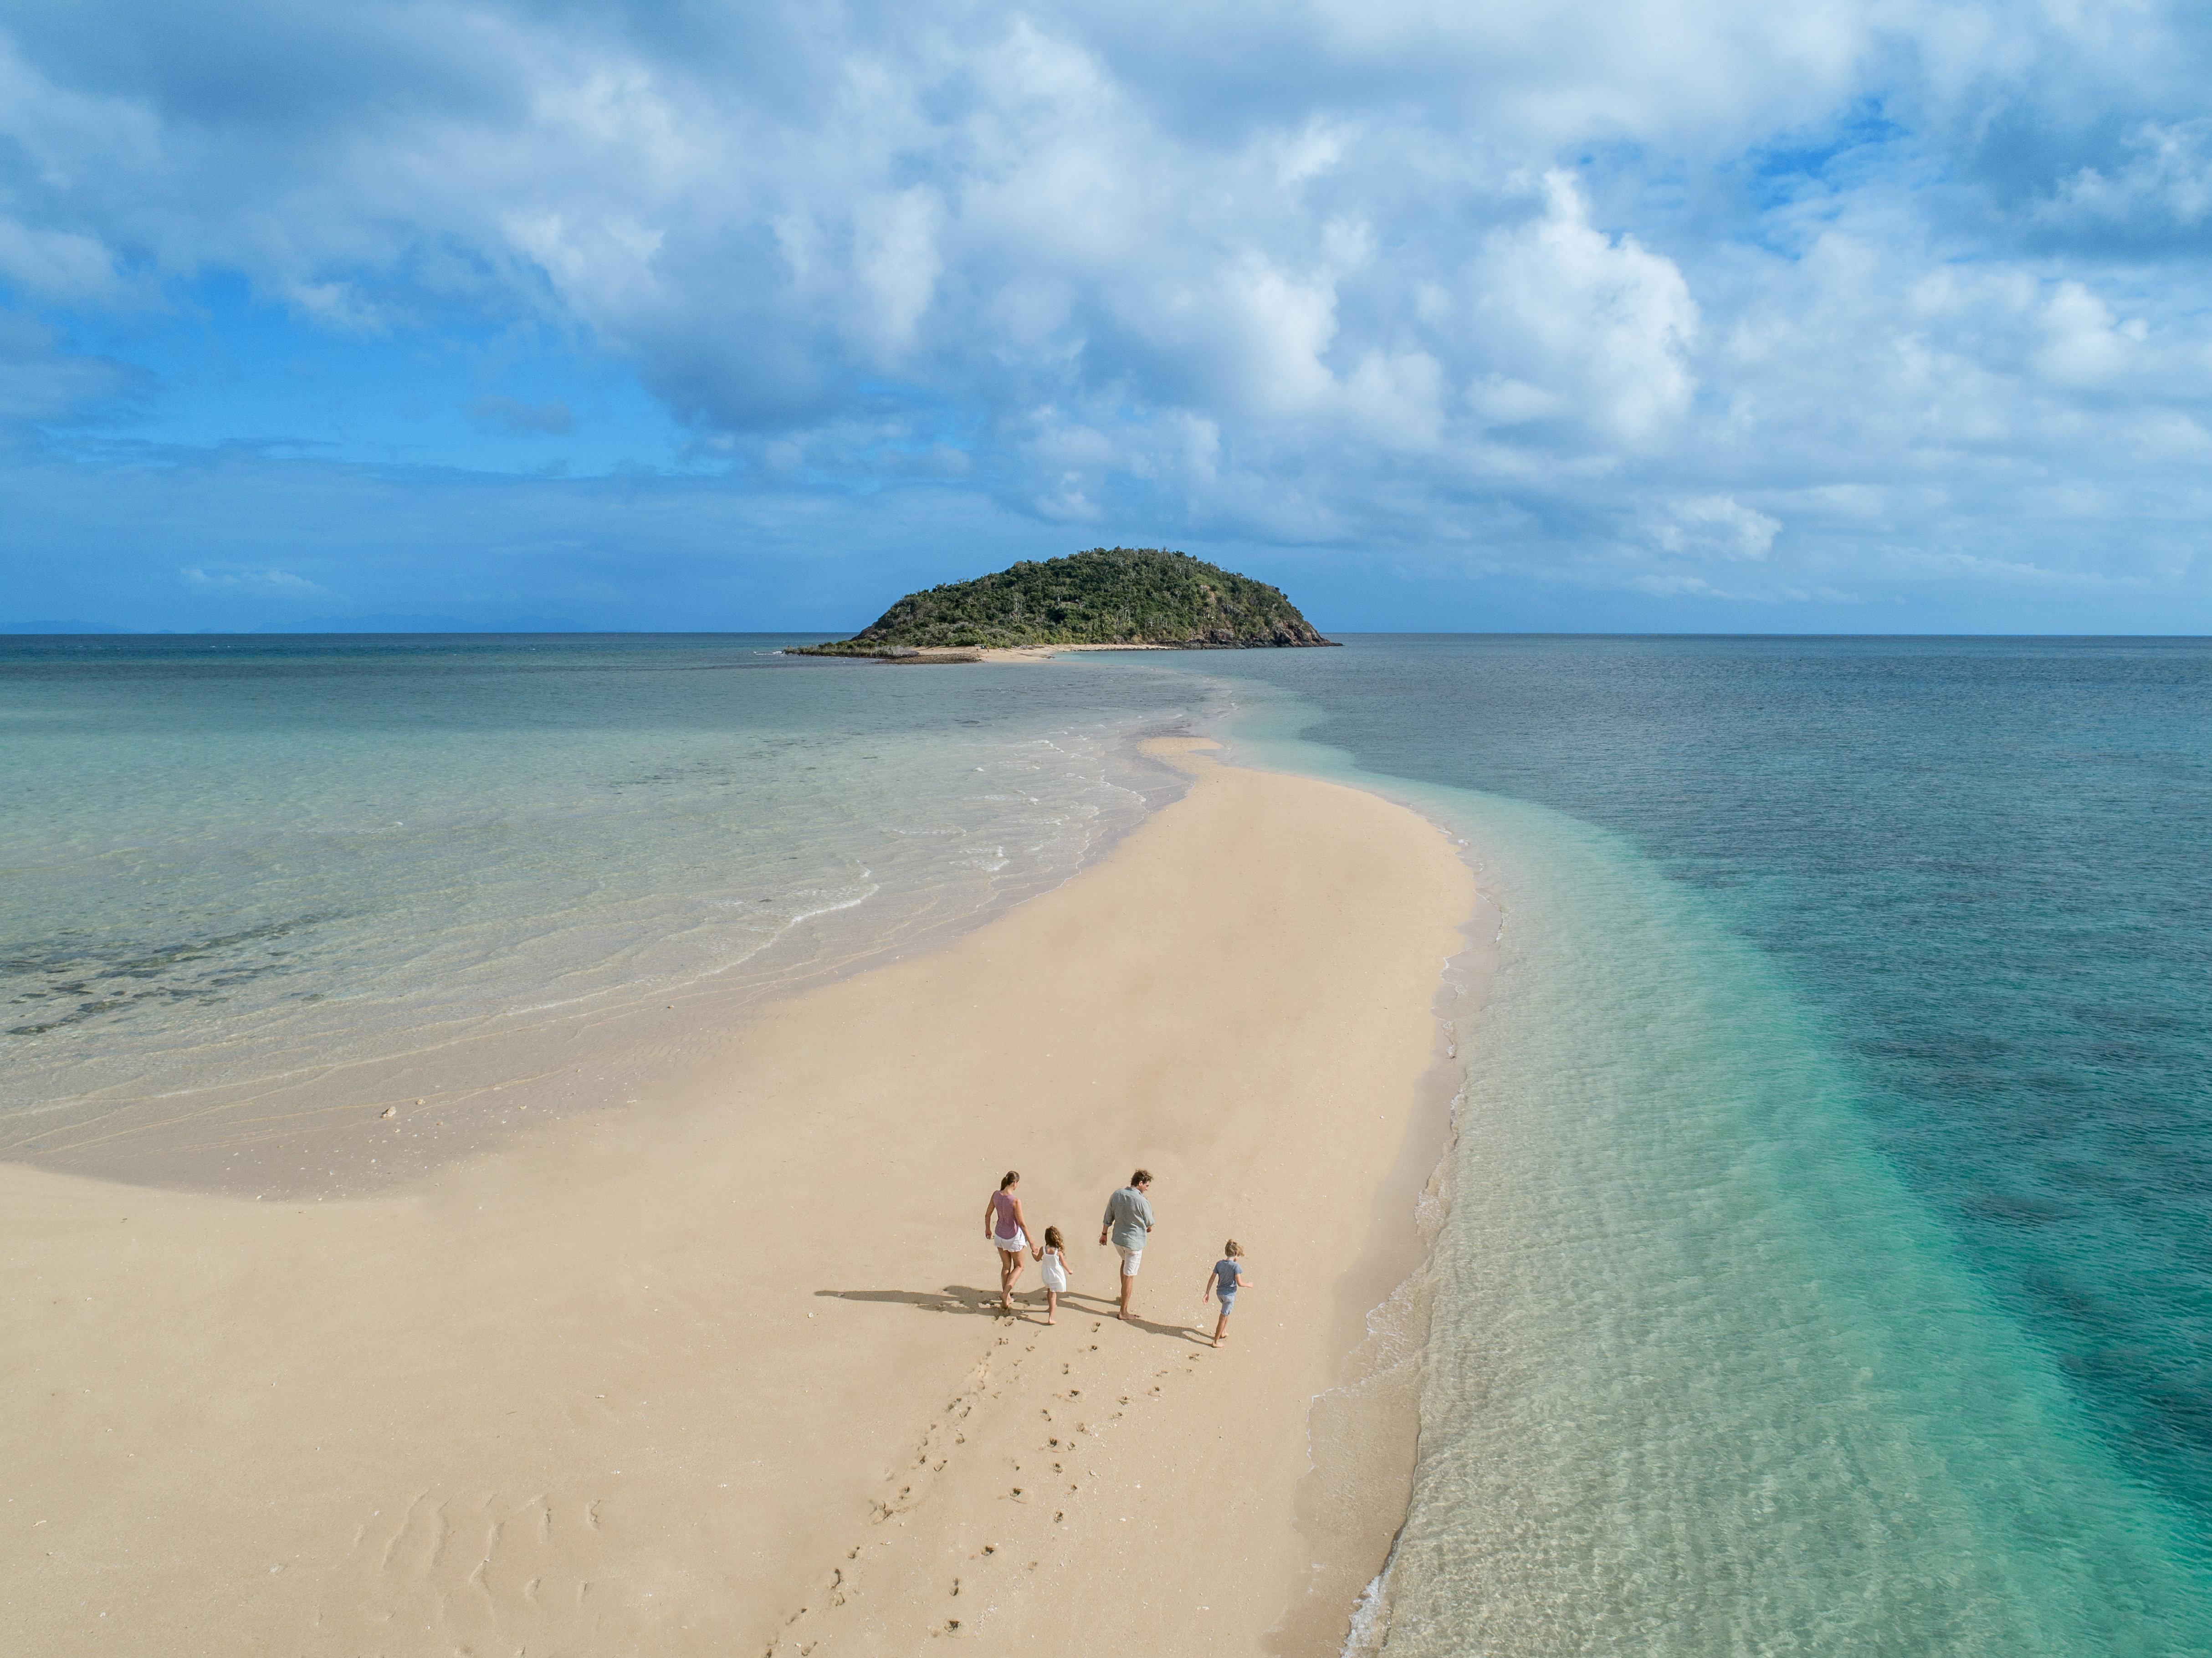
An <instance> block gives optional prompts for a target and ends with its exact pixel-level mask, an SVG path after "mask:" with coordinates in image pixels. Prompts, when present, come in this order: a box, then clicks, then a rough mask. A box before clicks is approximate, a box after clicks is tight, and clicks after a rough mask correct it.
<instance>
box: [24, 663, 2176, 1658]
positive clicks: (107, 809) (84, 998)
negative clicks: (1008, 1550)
mask: <svg viewBox="0 0 2212 1658" xmlns="http://www.w3.org/2000/svg"><path fill="white" fill-rule="evenodd" d="M779 643H781V641H780V640H777V639H774V638H730V637H714V638H700V639H689V640H686V639H659V638H656V639H587V638H576V637H555V638H546V639H538V640H520V639H496V640H483V639H449V640H419V639H418V640H405V639H401V640H392V639H382V640H368V639H362V640H343V641H340V640H271V639H251V640H240V639H229V640H185V639H154V640H145V639H139V640H74V641H70V640H40V641H27V640H13V641H0V762H4V771H5V775H6V777H7V779H8V785H9V786H8V787H7V789H6V790H5V791H4V793H0V999H4V1000H5V1002H6V1010H5V1011H6V1012H7V1015H8V1018H7V1021H6V1024H5V1026H4V1027H0V1029H4V1033H5V1034H4V1035H0V1153H4V1154H5V1155H8V1156H11V1157H19V1158H27V1159H30V1160H33V1161H39V1162H44V1163H52V1164H56V1165H58V1166H63V1167H87V1168H94V1169H100V1170H102V1171H105V1172H117V1171H120V1172H125V1173H130V1172H131V1171H132V1170H134V1169H137V1170H141V1171H144V1170H154V1169H172V1170H173V1169H178V1168H185V1169H188V1171H189V1172H190V1175H191V1179H192V1180H193V1181H196V1182H201V1183H210V1184H216V1185H222V1186H227V1187H240V1189H242V1188H243V1187H246V1186H254V1187H256V1188H257V1189H258V1187H259V1186H260V1184H261V1183H263V1182H276V1183H278V1184H283V1183H285V1182H289V1183H290V1186H291V1187H292V1188H293V1189H306V1188H307V1187H313V1188H314V1189H317V1190H324V1189H328V1190H339V1189H352V1187H353V1186H355V1185H357V1184H358V1183H360V1182H361V1181H363V1180H364V1179H368V1178H369V1176H368V1175H365V1174H364V1173H363V1171H362V1170H359V1169H351V1168H341V1167H338V1166H337V1165H327V1166H326V1165H325V1164H324V1163H320V1162H319V1161H316V1160H314V1159H312V1158H309V1157H307V1155H306V1154H305V1153H301V1154H300V1155H298V1156H297V1157H295V1155H294V1151H293V1148H294V1144H295V1142H294V1141H293V1140H292V1139H287V1138H286V1136H287V1135H288V1134H289V1133H292V1130H290V1129H289V1128H287V1127H284V1125H285V1124H288V1123H290V1122H292V1121H294V1119H295V1116H296V1114H298V1110H299V1108H300V1102H301V1101H303V1100H309V1099H312V1100H313V1101H314V1102H317V1103H318V1108H321V1107H322V1106H324V1105H327V1106H328V1108H330V1109H331V1110H334V1111H337V1110H358V1109H360V1108H362V1105H364V1104H367V1103H373V1102H374V1101H375V1100H376V1099H378V1098H380V1097H383V1096H384V1093H386V1092H389V1091H390V1090H392V1088H394V1087H406V1088H415V1087H417V1084H416V1081H415V1080H414V1079H416V1078H420V1077H422V1076H426V1075H448V1074H451V1073H452V1072H453V1070H454V1067H455V1064H456V1060H455V1056H456V1055H458V1054H462V1053H464V1052H477V1051H479V1050H481V1052H482V1053H483V1054H509V1053H512V1052H513V1051H515V1048H514V1044H516V1043H522V1044H525V1045H527V1046H531V1047H533V1048H534V1047H536V1046H540V1045H543V1044H544V1042H546V1041H547V1040H548V1037H549V1033H573V1032H574V1030H576V1029H596V1028H602V1027H604V1028H605V1029H615V1028H617V1026H618V1025H619V1024H620V1017H619V1016H620V1014H621V1013H622V1011H623V1010H625V1009H635V1008H636V1007H638V1006H640V1005H659V1004H660V1003H661V1001H662V1000H663V999H668V1000H671V1001H678V1003H679V1005H687V1006H688V1005H698V1004H697V1003H696V1000H693V999H698V998H706V997H714V998H719V999H722V1000H723V1001H724V1002H734V1003H738V1004H742V1002H743V1001H744V999H745V998H747V997H751V996H757V995H764V994H767V993H770V992H772V991H774V990H775V989H777V988H779V987H784V986H787V985H789V984H793V983H797V982H803V981H806V980H807V979H808V978H809V976H810V975H816V976H818V975H822V974H823V973H828V972H835V971H842V970H845V969H848V968H849V967H851V966H854V965H857V964H860V963H865V962H866V961H869V960H874V959H879V958H881V957H884V955H887V954H896V953H898V952H900V951H902V950H910V949H915V948H921V947H926V946H927V944H929V943H930V942H932V941H933V940H934V939H935V938H939V937H942V936H944V935H945V933H946V932H949V931H951V930H956V929H957V928H959V927H963V926H971V925H974V924H975V922H976V921H977V920H981V918H983V917H984V916H986V915H987V914H991V913H993V912H994V908H996V907H999V906H1002V905H1004V904H1006V903H1009V902H1018V900H1019V899H1020V898H1021V897H1023V896H1027V895H1029V894H1030V893H1032V892H1035V891H1038V890H1042V889H1043V888H1044V887H1046V886H1048V885H1049V884H1052V883H1054V882H1056V881H1058V880H1060V879H1064V878H1066V876H1067V874H1069V873H1070V872H1073V870H1075V869H1078V868H1079V867H1080V866H1081V865H1083V863H1084V862H1085V860H1086V859H1090V858H1092V857H1095V856H1097V854H1098V853H1099V852H1100V851H1101V850H1102V849H1103V848H1104V847H1107V846H1109V845H1110V844H1111V842H1112V841H1113V839H1114V838H1115V836H1116V835H1119V834H1120V833H1121V832H1123V831H1124V830H1126V829H1127V828H1128V827H1129V826H1131V825H1132V824H1133V823H1135V822H1137V821H1139V819H1140V817H1141V816H1142V814H1143V813H1144V812H1145V811H1148V810H1150V809H1152V807H1154V806H1156V805H1158V804H1160V803H1161V802H1162V801H1164V800H1165V799H1170V798H1172V795H1173V793H1174V792H1175V786H1174V783H1173V780H1172V779H1171V778H1169V777H1166V776H1164V774H1160V773H1159V772H1158V771H1156V770H1155V769H1153V768H1149V767H1147V766H1146V765H1145V764H1144V763H1143V762H1140V761H1139V760H1138V759H1137V758H1136V757H1135V756H1134V755H1133V751H1132V748H1133V745H1132V742H1131V739H1132V738H1134V737H1137V736H1139V735H1141V734H1143V733H1145V732H1155V731H1166V730H1179V729H1192V728H1199V729H1207V730H1212V731H1214V732H1218V734H1220V735H1222V736H1224V737H1225V739H1226V740H1228V741H1229V742H1230V743H1231V745H1232V747H1233V749H1234V750H1235V751H1236V752H1237V755H1238V756H1239V757H1241V758H1243V759H1245V760H1248V761H1249V762H1253V763H1258V764H1263V765H1270V766H1276V767H1281V768H1289V769H1296V770H1300V771H1304V772H1308V773H1311V774H1320V775H1324V776H1331V777H1336V778H1340V779H1342V780H1347V781H1353V782H1357V783H1358V784H1360V785H1362V786H1367V787H1371V788H1376V789H1378V790H1380V791H1382V792H1383V793H1388V794H1390V795H1392V796H1394V797H1395V798H1398V799H1403V800H1405V801H1407V803H1408V804H1409V805H1413V806H1414V807H1416V808H1417V809H1419V810H1420V811H1424V812H1425V813H1427V814H1429V815H1430V816H1431V817H1433V818H1435V819H1436V820H1437V822H1439V823H1442V824H1443V825H1444V826H1446V827H1447V828H1448V829H1450V830H1451V831H1452V832H1453V833H1454V834H1455V835H1457V836H1459V837H1461V838H1462V839H1463V840H1464V841H1466V842H1467V845H1468V856H1469V857H1470V859H1472V860H1473V861H1474V863H1475V864H1476V865H1477V867H1478V869H1479V871H1480V873H1481V876H1482V878H1483V879H1484V881H1485V882H1486V884H1487V885H1488V886H1489V888H1490V889H1491V890H1492V891H1493V892H1494V893H1496V895H1497V896H1498V902H1499V906H1500V910H1501V913H1502V915H1503V925H1502V930H1501V932H1500V934H1499V937H1498V972H1497V974H1496V976H1495V979H1494V981H1493V984H1492V989H1491V993H1490V995H1489V999H1488V1002H1487V1005H1486V1006H1485V1008H1484V1009H1483V1010H1482V1011H1481V1012H1480V1014H1479V1015H1477V1016H1475V1017H1474V1018H1473V1019H1472V1020H1471V1021H1470V1023H1469V1024H1468V1028H1466V1029H1462V1030H1461V1031H1459V1032H1458V1033H1457V1034H1458V1037H1459V1042H1460V1051H1461V1053H1462V1055H1463V1056H1464V1057H1465V1058H1466V1059H1467V1060H1468V1064H1469V1078H1468V1086H1467V1089H1466V1090H1465V1092H1464V1094H1463V1096H1462V1098H1461V1100H1460V1101H1459V1102H1458V1106H1457V1127H1458V1133H1457V1138H1456V1141H1455V1147H1454V1150H1453V1151H1452V1153H1451V1160H1452V1161H1451V1168H1450V1171H1449V1193H1450V1199H1451V1204H1450V1208H1449V1216H1448V1218H1447V1220H1446V1222H1445V1224H1444V1226H1443V1231H1442V1233H1441V1235H1440V1236H1439V1239H1438V1245H1437V1253H1436V1255H1435V1258H1434V1260H1433V1261H1432V1263H1431V1268H1430V1271H1431V1275H1432V1283H1431V1290H1432V1292H1433V1294H1432V1301H1433V1306H1434V1309H1435V1313H1434V1322H1433V1327H1432V1330H1431V1339H1430V1343H1429V1347H1428V1350H1427V1352H1426V1355H1425V1363H1424V1370H1423V1396H1422V1436H1421V1446H1420V1455H1419V1468H1418V1473H1417V1478H1416V1484H1415V1492H1414V1498H1413V1506H1412V1509H1411V1511H1410V1513H1409V1514H1408V1515H1407V1522H1406V1526H1405V1529H1404V1532H1403V1533H1402V1535H1401V1538H1400V1540H1399V1543H1398V1546H1397V1547H1396V1549H1395V1552H1394V1554H1393V1557H1392V1561H1391V1564H1390V1567H1389V1571H1388V1573H1387V1575H1386V1577H1385V1579H1384V1581H1383V1583H1382V1584H1381V1585H1380V1586H1379V1593H1378V1596H1377V1599H1376V1605H1375V1606H1374V1607H1372V1608H1370V1612H1369V1614H1368V1615H1366V1616H1364V1618H1363V1622H1362V1627H1361V1631H1360V1633H1359V1643H1360V1645H1361V1647H1362V1648H1363V1649H1365V1650H1368V1651H1374V1650H1378V1649H1379V1650H1381V1651H1383V1652H1386V1653H1389V1654H1392V1655H1404V1658H1425V1655H1431V1654H1437V1655H1442V1654H1447V1653H1449V1654H1471V1653H1480V1654H1496V1655H1500V1658H1516V1655H1540V1654H1553V1653H1559V1654H1566V1653H1575V1654H1609V1653H1637V1654H1667V1655H1674V1654H1680V1655H1684V1658H1690V1655H1698V1658H1704V1655H1711V1654H1747V1655H1749V1654H1778V1653H1850V1654H1861V1653H1874V1654H1898V1655H1922V1654H1961V1655H1968V1654H1993V1655H1994V1654H2001V1653H2002V1654H2081V1655H2088V1654H2126V1655H2138V1654H2140V1655H2152V1654H2159V1655H2166V1654H2186V1653H2212V1542H2209V1541H2208V1540H2212V1228H2208V1226H2207V1224H2206V1222H2207V1218H2208V1210H2212V1155H2208V1153H2212V1081H2208V1078H2212V995H2208V990H2212V984H2208V974H2207V969H2208V966H2212V903H2208V898H2212V894H2208V892H2207V885H2208V877H2207V874H2206V872H2205V865H2204V860H2203V857H2202V854H2201V853H2200V852H2199V851H2198V848H2197V840H2198V838H2199V835H2200V833H2201V830H2200V827H2199V826H2200V825H2202V824H2203V823H2205V822H2207V821H2212V647H2208V646H2206V645H2204V644H2201V643H2198V642H2196V641H1935V640H1755V639H1752V640H1719V639H1571V638H1549V639H1546V638H1468V637H1450V638H1418V637H1387V638H1376V637H1370V638H1358V637H1355V638H1354V639H1352V641H1351V642H1350V645H1349V647H1348V648H1346V649H1344V650H1341V651H1293V652H1251V653H1203V654H1193V655H1179V654H1178V655H1169V656H1164V655H1152V654H1147V655H1140V656H1124V657H1091V658H1085V659H1072V660H1068V661H1066V662H1062V663H1057V664H1054V665H1048V666H1043V667H1028V666H1018V665H1014V666H1003V667H1001V666H997V665H990V666H983V667H963V668H945V669H936V668H929V669H906V668H900V669H892V668H882V667H874V666H866V667H862V666H854V665H838V664H823V663H814V662H806V661H803V660H800V659H791V658H784V657H781V656H778V655H776V654H775V647H776V646H777V645H778V644H779ZM718 1005H720V1004H718ZM568 1039H569V1038H568V1035H567V1034H562V1036H561V1040H563V1041H566V1040H568ZM501 1042H506V1043H507V1047H504V1048H502V1047H501V1046H500V1044H501ZM487 1063H489V1061H487ZM495 1068H496V1067H492V1069H495ZM463 1069H465V1067H463ZM556 1069H557V1068H553V1067H549V1068H548V1071H547V1074H546V1075H545V1076H544V1077H543V1078H538V1079H537V1084H536V1085H537V1086H538V1087H539V1088H540V1089H541V1090H542V1093H541V1096H542V1097H544V1098H545V1099H546V1100H547V1101H548V1102H549V1107H550V1108H561V1107H563V1106H565V1105H567V1104H577V1105H592V1104H605V1103H607V1102H608V1100H607V1098H606V1097H605V1090H606V1089H607V1088H608V1087H609V1086H611V1085H613V1084H617V1083H618V1078H611V1077H610V1076H608V1075H606V1074H605V1073H603V1072H599V1071H595V1070H590V1069H588V1068H580V1069H577V1070H576V1071H575V1072H574V1075H575V1076H576V1077H578V1078H581V1079H582V1080H580V1081H577V1082H573V1083H568V1082H563V1081H562V1078H563V1077H566V1076H567V1075H568V1072H567V1071H565V1070H561V1071H560V1072H559V1074H557V1075H556V1074H555V1073H556ZM486 1074H487V1075H489V1074H490V1071H489V1070H488V1071H487V1072H486ZM380 1090H383V1091H381V1092H380ZM564 1090H565V1091H564ZM461 1092H462V1096H461V1097H457V1098H456V1099H455V1100H454V1101H453V1116H454V1120H455V1121H456V1122H466V1121H471V1119H470V1118H469V1116H468V1113H470V1112H471V1111H474V1112H476V1113H477V1119H480V1120H481V1121H486V1122H489V1121H493V1120H494V1119H495V1118H497V1117H499V1116H500V1115H501V1114H502V1113H503V1112H504V1111H505V1109H506V1104H505V1103H504V1102H507V1101H509V1100H511V1099H512V1097H513V1096H512V1094H511V1093H500V1092H498V1091H497V1090H489V1088H487V1090H483V1091H482V1092H480V1093H478V1094H471V1093H469V1091H468V1090H462V1091H461ZM312 1120H313V1118H312V1114H310V1121H312ZM457 1132H458V1131H457ZM272 1146H273V1147H276V1148H279V1150H277V1151H270V1150H269V1149H268V1148H270V1147H272ZM436 1150H437V1148H436V1147H435V1146H434V1147H431V1148H428V1149H427V1150H426V1151H424V1153H423V1155H425V1156H428V1155H432V1154H434V1153H435V1151H436ZM180 1160H181V1161H180ZM393 1172H395V1171H393V1170H392V1169H384V1170H382V1171H380V1174H379V1175H378V1176H377V1177H390V1175H392V1173H393ZM398 1172H404V1170H401V1171H398Z"/></svg>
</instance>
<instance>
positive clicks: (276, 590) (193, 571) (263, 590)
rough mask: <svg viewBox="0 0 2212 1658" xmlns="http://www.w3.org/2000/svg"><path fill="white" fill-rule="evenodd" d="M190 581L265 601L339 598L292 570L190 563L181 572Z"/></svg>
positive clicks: (192, 583) (193, 584)
mask: <svg viewBox="0 0 2212 1658" xmlns="http://www.w3.org/2000/svg"><path fill="white" fill-rule="evenodd" d="M177 574H179V575H181V576H182V577H183V578H184V579H185V580H186V581H188V582H190V583H191V585H192V586H195V587H220V588H229V589H233V590H236V591H239V592H244V593H247V594H251V595H252V596H254V597H256V598H337V597H338V595H337V594H336V593H333V592H331V590H330V589H329V588H328V587H325V586H322V585H321V584H320V583H319V582H313V581H310V580H307V578H306V577H305V576H300V575H295V574H292V573H291V572H290V571H289V570H278V569H266V570H246V569H215V570H206V569H202V568H200V567H199V566H197V565H196V564H188V565H186V566H185V568H183V569H181V570H179V572H178V573H177Z"/></svg>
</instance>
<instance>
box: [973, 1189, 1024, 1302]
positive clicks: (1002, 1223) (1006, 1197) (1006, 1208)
mask: <svg viewBox="0 0 2212 1658" xmlns="http://www.w3.org/2000/svg"><path fill="white" fill-rule="evenodd" d="M1021 1183H1022V1177H1021V1174H1020V1172H1019V1171H1018V1170H1017V1169H1008V1170H1006V1179H1004V1180H1002V1181H1000V1182H999V1189H998V1190H997V1191H995V1192H994V1193H991V1200H990V1201H989V1202H988V1203H987V1204H985V1205H984V1206H983V1236H985V1237H987V1238H988V1239H990V1240H991V1247H992V1248H994V1249H996V1250H997V1251H998V1252H999V1304H1000V1306H1001V1307H1003V1308H1005V1309H1006V1310H1007V1311H1008V1312H1010V1313H1011V1312H1012V1311H1013V1310H1014V1280H1015V1279H1016V1278H1019V1277H1020V1276H1021V1275H1022V1268H1023V1267H1024V1266H1027V1265H1028V1264H1029V1248H1030V1233H1029V1226H1028V1224H1027V1223H1026V1221H1025V1220H1024V1217H1023V1215H1022V1200H1021V1199H1019V1198H1018V1197H1016V1196H1015V1195H1014V1191H1015V1188H1016V1187H1018V1186H1020V1185H1021Z"/></svg>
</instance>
